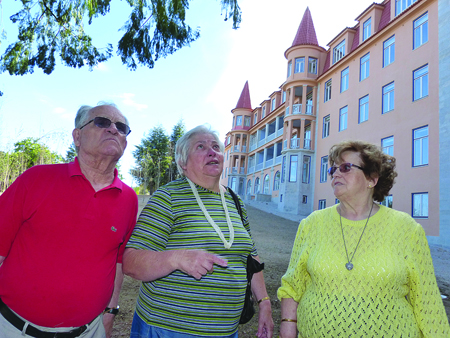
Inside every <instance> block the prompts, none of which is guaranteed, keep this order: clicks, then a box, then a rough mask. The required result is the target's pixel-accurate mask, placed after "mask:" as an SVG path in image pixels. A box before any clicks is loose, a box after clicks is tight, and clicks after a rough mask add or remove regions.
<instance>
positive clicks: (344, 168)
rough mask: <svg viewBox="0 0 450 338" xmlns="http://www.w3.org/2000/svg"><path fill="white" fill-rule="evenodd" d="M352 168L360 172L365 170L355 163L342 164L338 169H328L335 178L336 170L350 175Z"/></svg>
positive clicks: (334, 167)
mask: <svg viewBox="0 0 450 338" xmlns="http://www.w3.org/2000/svg"><path fill="white" fill-rule="evenodd" d="M352 167H356V168H358V169H360V170H364V168H362V167H360V166H359V165H356V164H353V163H342V164H340V165H339V166H338V167H336V166H333V167H330V168H329V169H328V173H329V174H330V176H331V177H333V175H334V173H335V172H336V170H338V168H339V171H340V172H341V173H343V174H345V173H348V172H349V171H350V169H352Z"/></svg>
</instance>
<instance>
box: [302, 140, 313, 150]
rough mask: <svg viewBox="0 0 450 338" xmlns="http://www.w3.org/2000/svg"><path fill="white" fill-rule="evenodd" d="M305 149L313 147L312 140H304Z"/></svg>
mask: <svg viewBox="0 0 450 338" xmlns="http://www.w3.org/2000/svg"><path fill="white" fill-rule="evenodd" d="M303 149H311V140H310V139H307V138H305V140H304V142H303Z"/></svg>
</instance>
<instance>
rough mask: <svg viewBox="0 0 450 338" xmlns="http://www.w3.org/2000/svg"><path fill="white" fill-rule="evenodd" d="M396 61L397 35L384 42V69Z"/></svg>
mask: <svg viewBox="0 0 450 338" xmlns="http://www.w3.org/2000/svg"><path fill="white" fill-rule="evenodd" d="M394 61H395V35H393V36H391V37H390V38H389V39H387V40H386V41H384V42H383V67H386V66H388V65H390V64H391V63H392V62H394Z"/></svg>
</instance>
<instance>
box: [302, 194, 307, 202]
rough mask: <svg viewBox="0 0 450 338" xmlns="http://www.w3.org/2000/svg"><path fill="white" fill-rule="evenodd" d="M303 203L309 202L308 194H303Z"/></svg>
mask: <svg viewBox="0 0 450 338" xmlns="http://www.w3.org/2000/svg"><path fill="white" fill-rule="evenodd" d="M302 203H303V204H307V203H308V196H307V195H303V197H302Z"/></svg>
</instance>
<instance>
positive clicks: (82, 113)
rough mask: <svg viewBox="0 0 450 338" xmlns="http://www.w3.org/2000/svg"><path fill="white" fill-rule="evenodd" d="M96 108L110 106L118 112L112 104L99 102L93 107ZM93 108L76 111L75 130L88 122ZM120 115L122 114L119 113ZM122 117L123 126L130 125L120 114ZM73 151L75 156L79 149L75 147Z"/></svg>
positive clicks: (84, 107) (86, 107) (83, 107)
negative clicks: (123, 120)
mask: <svg viewBox="0 0 450 338" xmlns="http://www.w3.org/2000/svg"><path fill="white" fill-rule="evenodd" d="M98 106H111V107H114V108H116V109H117V110H119V108H117V105H116V104H114V103H113V102H106V101H100V102H99V103H97V105H96V106H95V107H98ZM95 107H92V106H88V105H83V106H81V107H80V108H79V109H78V111H77V115H76V116H75V128H77V129H79V128H81V127H83V126H84V125H85V124H86V123H87V122H88V121H89V119H90V117H91V110H92V109H94V108H95ZM119 111H120V110H119ZM120 113H121V114H122V112H120ZM122 116H123V118H124V119H125V124H127V125H130V124H129V122H128V119H127V117H126V116H125V115H123V114H122ZM75 149H76V151H77V155H78V151H79V150H80V149H79V147H75Z"/></svg>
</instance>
